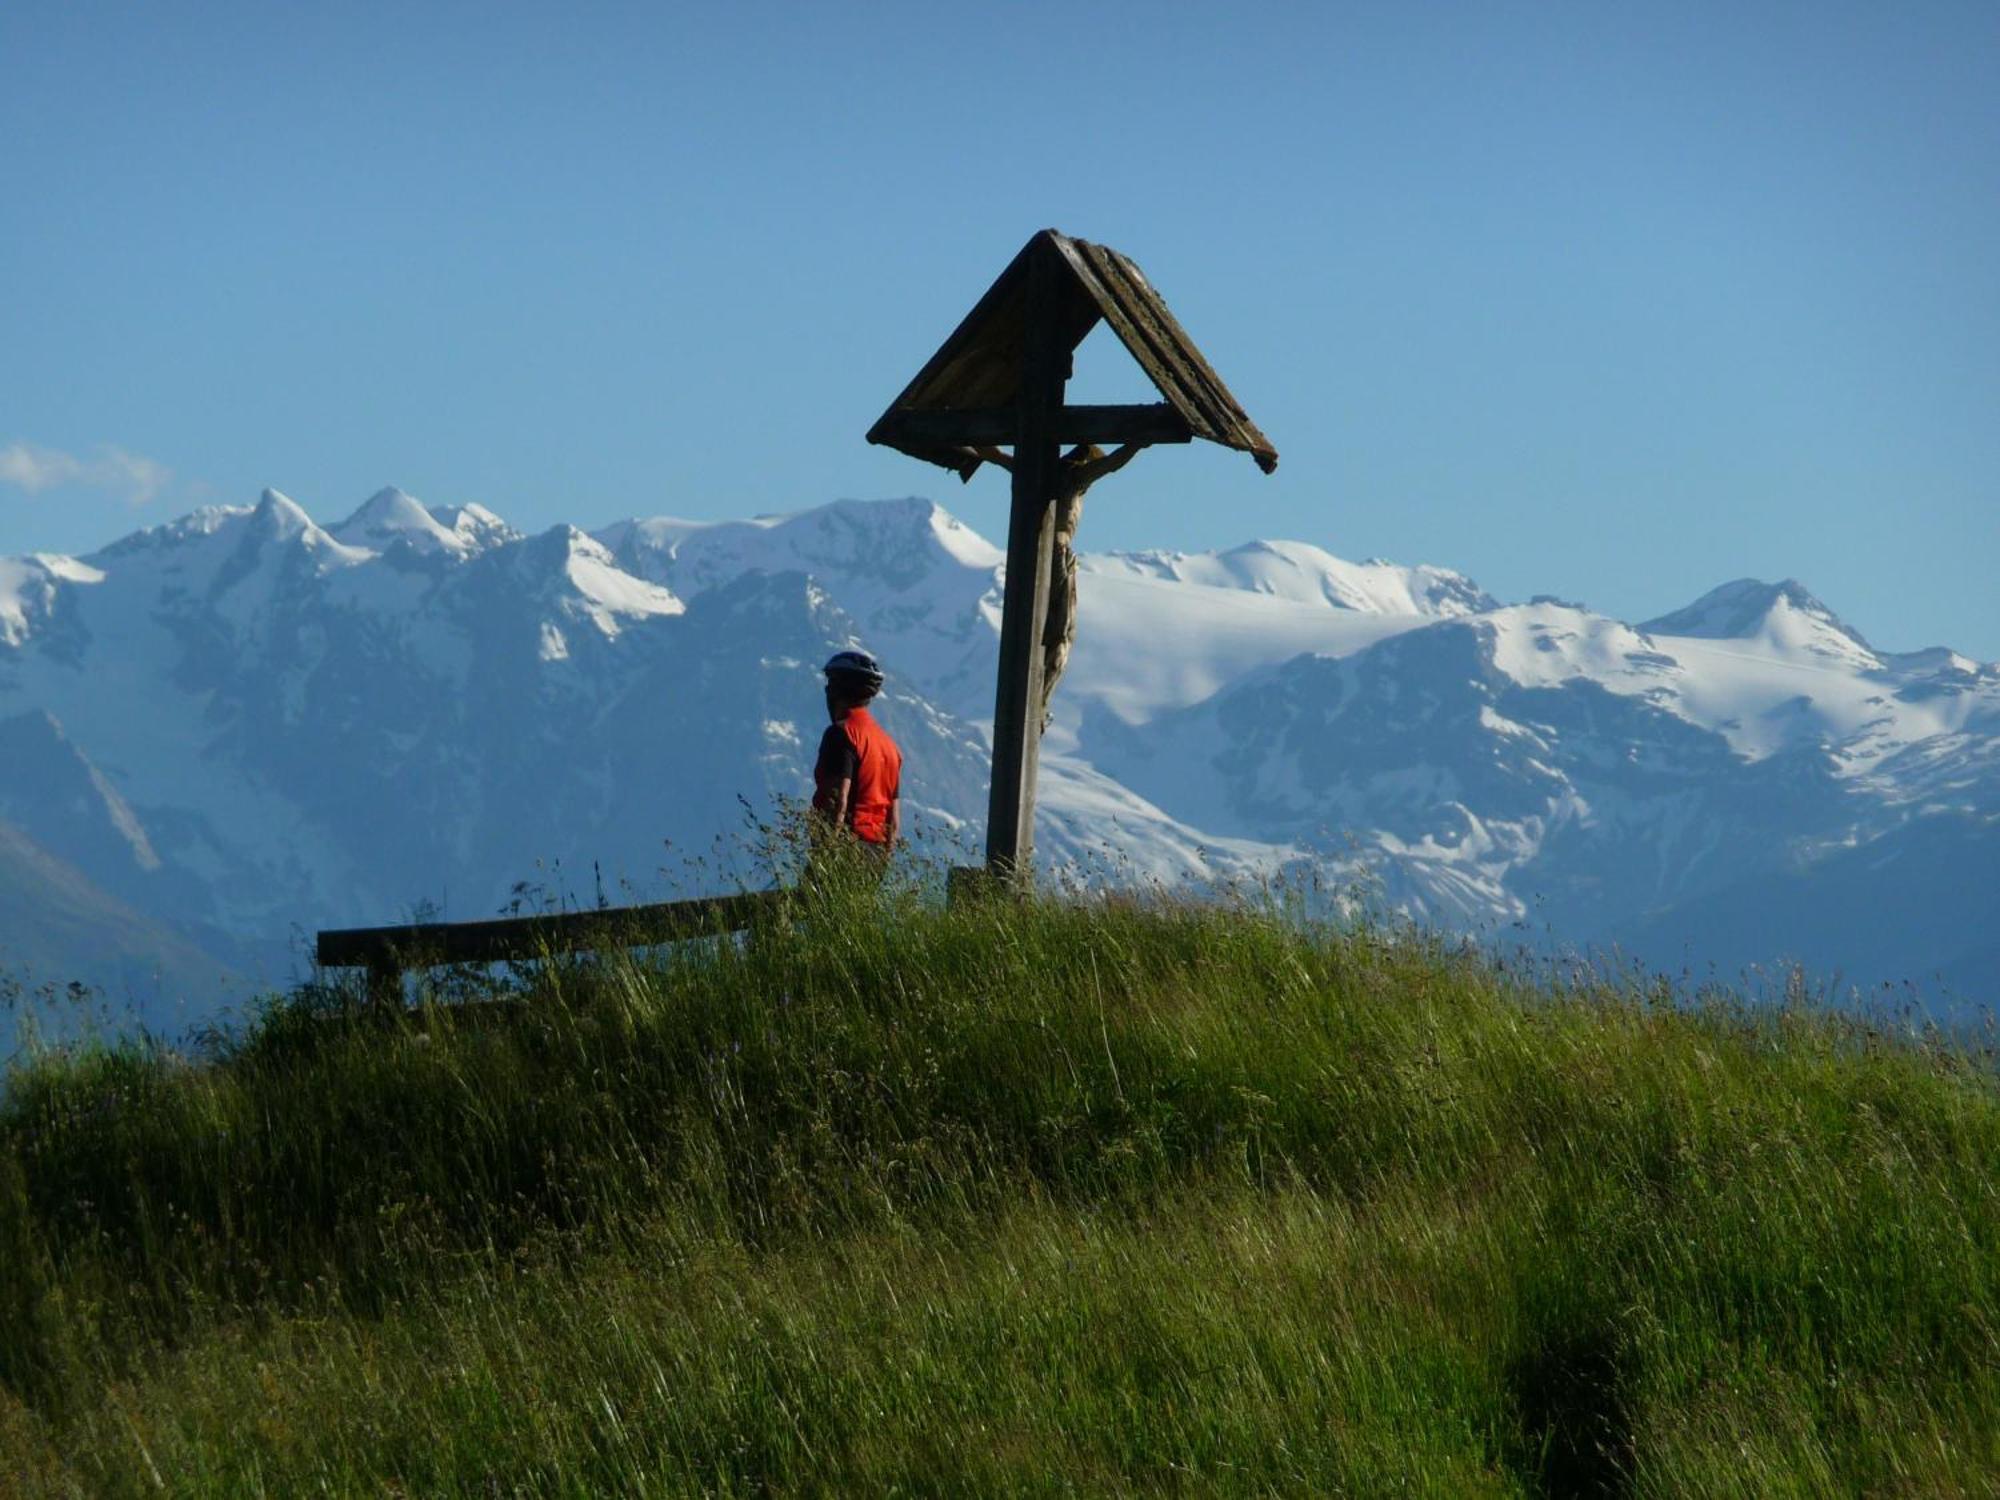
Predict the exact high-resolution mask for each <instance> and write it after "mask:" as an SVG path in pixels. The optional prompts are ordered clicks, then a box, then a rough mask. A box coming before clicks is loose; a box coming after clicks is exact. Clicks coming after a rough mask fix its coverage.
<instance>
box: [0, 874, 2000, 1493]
mask: <svg viewBox="0 0 2000 1500" xmlns="http://www.w3.org/2000/svg"><path fill="white" fill-rule="evenodd" d="M1996 1164H2000V1094H1996V1088H1995V1083H1994V1079H1993V1075H1992V1072H1991V1070H1990V1068H1989V1067H1988V1066H1987V1065H1986V1063H1985V1061H1984V1060H1983V1059H1978V1058H1973V1057H1970V1056H1968V1055H1967V1054H1966V1053H1964V1052H1963V1051H1962V1050H1956V1049H1954V1048H1951V1047H1946V1046H1943V1045H1938V1044H1926V1043H1924V1042H1922V1041H1921V1040H1916V1039H1908V1038H1892V1037H1886V1036H1882V1035H1877V1034H1874V1033H1872V1032H1870V1031H1868V1030H1866V1029H1865V1028H1862V1027H1860V1026H1858V1025H1856V1024H1854V1023H1851V1022H1843V1021H1839V1020H1836V1019H1833V1018H1830V1017H1826V1016H1822V1015H1817V1014H1814V1013H1812V1012H1810V1011H1807V1010H1804V1009H1784V1010H1780V1011H1774V1012H1763V1013H1753V1012H1750V1011H1747V1010H1744V1009H1741V1008H1738V1007H1735V1006H1732V1005H1729V1004H1727V1003H1726V1002H1709V1003H1706V1004H1704V1005H1701V1006H1697V1007H1690V1006H1688V1005H1686V1004H1683V1003H1676V1002H1674V1001H1673V1000H1672V999H1671V998H1669V997H1667V996H1665V995H1661V994H1652V993H1648V992H1647V991H1646V990H1645V989H1644V988H1643V987H1635V986H1632V985H1624V986H1616V985H1577V984H1571V985H1568V986H1559V987H1553V988H1552V987H1550V986H1549V985H1548V984H1546V983H1545V982H1538V981H1534V980H1531V979H1528V978H1524V977H1521V976H1517V975H1515V974H1512V973H1509V972H1507V971H1505V970H1503V969H1502V968H1500V967H1499V966H1497V965H1495V964H1494V963H1492V962H1490V961H1488V960H1486V959H1483V958H1480V957H1477V956H1473V955H1468V954H1466V953H1463V952H1460V951H1457V950H1454V949H1452V948H1449V947H1447V946H1446V945H1443V944H1441V943H1437V942H1432V941H1427V940H1424V939H1422V938H1420V937H1417V936H1414V935H1411V934H1407V933H1402V934H1385V933H1383V932H1380V931H1377V930H1373V929H1367V928H1360V929H1355V930H1348V931H1331V930H1308V929H1305V928H1303V927H1301V926H1300V925H1298V924H1295V923H1288V922H1285V921H1282V920H1279V919H1277V918H1276V917H1275V916H1270V915H1261V914H1258V913H1256V912H1251V911H1242V910H1235V911H1231V910H1223V909H1205V908H1190V907H1170V906H1160V907H1153V908H1148V907H1145V906H1141V905H1122V904H1096V905H1087V906H1085V905H1061V904H1040V905H1033V906H1027V907H1015V906H1012V905H1009V904H1004V903H995V904H991V905H985V906H980V907H975V908H971V909H966V910H957V911H953V912H948V913H941V912H937V911H933V910H926V909H925V908H924V907H923V906H922V905H921V904H919V903H917V902H916V901H914V900H892V901H889V902H887V903H885V904H884V905H882V906H881V907H879V908H871V909H869V910H867V911H863V910H860V909H858V908H855V907H852V906H843V907H841V909H839V910H834V911H829V912H824V913H820V914H818V915H816V916H813V917H810V918H802V919H801V920H799V921H798V922H797V923H795V924H794V925H792V926H789V927H787V928H785V929H783V930H780V931H773V932H769V933H766V934H763V935H760V936H759V937H758V939H757V940H756V941H755V942H752V943H749V944H736V943H730V942H718V943H715V944H711V945H707V946H705V947H698V948H697V949H695V950H693V951H690V950H686V949H683V950H682V951H680V952H678V953H676V954H673V955H664V956H656V957H650V958H648V957H643V956H642V957H640V958H636V959H628V958H622V957H621V958H606V959H604V960H602V961H599V962H585V963H573V964H557V965H551V966H548V967H545V968H541V969H537V970H536V971H535V972H533V973H531V974H524V975H523V976H522V978H521V979H520V980H519V982H518V984H517V985H516V986H515V987H514V989H513V998H512V1003H509V1004H506V1005H497V1006H480V1007H467V1008H453V1007H449V1006H445V1005H431V1006H428V1007H426V1008H425V1009H424V1010H422V1011H419V1012H413V1013H411V1014H409V1015H406V1016H386V1017H385V1016H375V1015H369V1014H365V1013H361V1012H359V1011H354V1010H347V1009H343V1008H342V1007H340V1006H339V1005H337V1004H335V1003H333V1002H332V1001H331V1000H329V998H328V997H326V996H317V997H315V996H301V997H298V998H296V999H294V1000H293V1001H291V1002H289V1003H287V1004H285V1005H282V1006H278V1007H275V1008H274V1009H273V1010H272V1011H271V1012H270V1013H269V1014H268V1015H267V1016H265V1017H264V1019H263V1020H262V1021H261V1022H260V1023H259V1024H258V1025H257V1026H256V1027H254V1028H252V1029H251V1030H250V1031H249V1032H247V1033H246V1034H245V1035H244V1036H243V1037H241V1038H240V1039H238V1040H236V1041H233V1042H231V1043H228V1044H226V1045H224V1046H222V1047H220V1048H218V1049H216V1050H215V1051H214V1052H213V1055H210V1056H206V1057H203V1058H201V1059H199V1060H195V1061H188V1060H184V1059H181V1058H177V1057H175V1056H173V1055H171V1054H169V1053H166V1052H164V1051H162V1050H158V1049H147V1048H144V1047H138V1046H130V1045H126V1046H99V1047H96V1048H90V1049H80V1050H71V1051H69V1052H66V1053H63V1054H60V1055H53V1056H48V1057H44V1058H41V1059H39V1060H36V1061H34V1062H32V1063H30V1064H28V1065H26V1066H23V1067H20V1068H18V1069H17V1071H16V1073H15V1074H14V1076H13V1077H12V1078H11V1079H10V1080H9V1082H8V1084H7V1088H6V1093H5V1096H4V1103H0V1278H3V1279H0V1493H8V1494H14V1493H19V1494H24V1495H39V1494H75V1493H83V1494H99V1493H103V1494H124V1493H133V1494H152V1493H158V1492H160V1491H161V1490H162V1489H164V1490H165V1491H166V1492H170V1493H195V1494H200V1493H218V1494H264V1493H268V1494H280V1495H282V1494H293V1493H308V1492H310V1493H332V1494H383V1493H407V1494H412V1495H419V1494H420V1495H430V1494H476V1495H489V1494H512V1493H531V1494H574V1495H589V1494H602V1493H607V1492H609V1493H638V1494H693V1493H705V1492H706V1493H742V1494H747V1493H769V1492H772V1491H779V1492H787V1493H842V1492H846V1493H896V1492H901V1493H915V1494H937V1493H951V1492H975V1493H1014V1492H1021V1493H1031V1494H1060V1493H1090V1494H1096V1493H1119V1492H1152V1491H1158V1490H1168V1491H1174V1490H1184V1491H1187V1492H1191V1493H1203V1494H1206V1493H1212V1492H1224V1493H1250V1494H1268V1493H1293V1494H1295V1493H1350V1494H1358V1495H1375V1494H1401V1493H1412V1494H1437V1495H1454V1496H1456V1495H1486V1494H1490V1495H1577V1494H1623V1493H1631V1494H1676V1495H1678V1494H1718V1495H1720V1494H1744V1495H1788V1494H1798V1495H1817V1494H1845V1493H1854V1492H1865V1493H1875V1494H1891V1495H1895V1494H1906V1495H1912V1496H1915V1495H1926V1496H1928V1495H1952V1494H1963V1495H1989V1494H1992V1493H1994V1492H1995V1491H1996V1489H2000V1357H1997V1356H1996V1350H2000V1343H1997V1342H1996V1334H2000V1186H1997V1184H2000V1176H1996Z"/></svg>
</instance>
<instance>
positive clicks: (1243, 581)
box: [1084, 541, 1496, 617]
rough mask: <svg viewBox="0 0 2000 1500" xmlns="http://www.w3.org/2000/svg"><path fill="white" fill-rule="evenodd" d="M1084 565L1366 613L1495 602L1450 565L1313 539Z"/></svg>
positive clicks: (1441, 610) (1425, 611)
mask: <svg viewBox="0 0 2000 1500" xmlns="http://www.w3.org/2000/svg"><path fill="white" fill-rule="evenodd" d="M1084 566H1085V568H1086V569H1087V570H1088V571H1090V572H1094V573H1099V574H1104V575H1109V576H1116V575H1120V574H1122V575H1124V576H1127V577H1137V578H1154V579H1158V580H1160V581H1162V582H1167V583H1193V584H1200V585H1203V586H1205V587H1208V588H1223V589H1237V590H1242V591H1244V592H1247V593H1253V594H1265V595H1269V596H1271V597H1274V598H1278V599H1285V600H1289V601H1291V602H1293V603H1297V604H1320V605H1330V606H1332V607H1333V608H1335V609H1350V610H1356V611H1359V612H1360V613H1363V614H1384V615H1435V616H1439V617H1451V616H1457V615H1468V614H1477V613H1479V612H1480V611H1482V610H1488V609H1493V608H1495V607H1496V604H1495V601H1494V599H1493V598H1492V596H1491V595H1489V594H1487V593H1486V591H1485V590H1484V589H1481V588H1480V587H1479V586H1478V585H1477V584H1475V583H1474V582H1473V581H1472V580H1471V579H1469V578H1467V577H1465V575H1464V574H1462V573H1455V572H1453V571H1451V570H1450V569H1449V568H1432V567H1414V568H1406V567H1401V566H1399V565H1397V564H1395V563H1391V562H1384V561H1382V560H1381V559H1379V558H1376V559H1371V560H1370V561H1368V562H1364V563H1351V562H1348V561H1347V560H1346V559H1344V558H1339V557H1335V556H1334V555H1333V554H1332V553H1331V552H1328V551H1326V550H1325V549H1324V548H1321V547H1315V546H1313V545H1312V544H1311V543H1309V542H1285V541H1255V542H1246V543H1244V544H1243V545H1242V546H1240V547H1235V548H1232V549H1231V550H1229V551H1227V552H1166V551H1150V550H1149V551H1143V552H1110V553H1104V554H1101V555H1098V556H1095V557H1092V558H1090V559H1089V560H1088V561H1087V562H1086V563H1085V564H1084Z"/></svg>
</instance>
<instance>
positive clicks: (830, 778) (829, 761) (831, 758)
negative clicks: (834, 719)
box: [813, 724, 861, 786]
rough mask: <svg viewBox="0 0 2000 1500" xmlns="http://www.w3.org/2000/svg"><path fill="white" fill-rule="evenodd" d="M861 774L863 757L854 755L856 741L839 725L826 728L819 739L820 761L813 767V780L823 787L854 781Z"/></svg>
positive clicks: (830, 725)
mask: <svg viewBox="0 0 2000 1500" xmlns="http://www.w3.org/2000/svg"><path fill="white" fill-rule="evenodd" d="M860 774H861V757H860V756H859V755H857V754H855V753H854V741H853V740H850V739H849V738H848V737H847V731H846V730H845V729H842V728H841V727H840V726H839V725H838V724H829V725H827V726H826V733H825V734H823V735H821V736H820V737H819V760H818V761H817V762H816V763H815V764H814V766H813V780H814V781H816V782H818V783H819V784H820V785H821V786H827V785H830V784H831V783H834V782H839V781H852V780H854V778H855V777H856V776H858V775H860Z"/></svg>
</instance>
